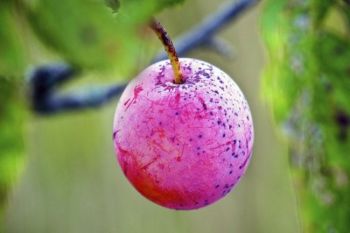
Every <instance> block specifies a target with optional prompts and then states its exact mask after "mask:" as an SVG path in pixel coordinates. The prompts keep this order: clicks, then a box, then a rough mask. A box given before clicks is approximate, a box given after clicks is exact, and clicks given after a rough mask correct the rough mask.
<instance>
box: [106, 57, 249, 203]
mask: <svg viewBox="0 0 350 233" xmlns="http://www.w3.org/2000/svg"><path fill="white" fill-rule="evenodd" d="M180 65H181V70H182V73H183V80H184V82H183V83H182V84H175V83H174V81H173V80H174V77H173V70H172V67H171V65H170V62H169V60H165V61H161V62H158V63H156V64H153V65H151V66H149V67H148V68H146V69H145V70H144V71H143V72H142V73H141V74H139V75H138V76H137V77H136V78H135V79H134V80H133V81H132V82H130V83H129V85H128V86H127V88H126V89H125V91H124V93H123V94H122V96H121V98H120V100H119V103H118V106H117V109H116V112H115V118H114V127H113V140H114V148H115V152H116V155H117V159H118V162H119V164H120V166H121V168H122V170H123V172H124V174H125V176H126V177H127V179H128V180H129V181H130V182H131V184H132V185H133V186H134V187H135V188H136V189H137V190H138V191H139V192H140V193H141V194H142V195H143V196H145V197H146V198H148V199H149V200H151V201H153V202H155V203H157V204H159V205H161V206H163V207H167V208H171V209H178V210H190V209H198V208H201V207H203V206H206V205H208V204H211V203H213V202H215V201H217V200H218V199H220V198H222V197H223V196H225V195H226V194H228V193H229V192H230V191H231V189H232V187H233V186H234V185H235V184H236V183H237V182H238V181H239V180H240V178H241V177H242V175H243V174H244V173H245V171H246V169H247V166H248V164H249V161H250V158H251V155H252V148H253V140H254V129H253V121H252V116H251V112H250V109H249V106H248V103H247V101H246V99H245V97H244V95H243V93H242V91H241V90H240V89H239V87H238V86H237V84H236V83H235V82H234V81H233V80H232V79H231V78H230V77H229V76H228V75H227V74H226V73H224V72H223V71H221V70H220V69H219V68H217V67H215V66H213V65H211V64H209V63H206V62H204V61H200V60H195V59H190V58H181V59H180Z"/></svg>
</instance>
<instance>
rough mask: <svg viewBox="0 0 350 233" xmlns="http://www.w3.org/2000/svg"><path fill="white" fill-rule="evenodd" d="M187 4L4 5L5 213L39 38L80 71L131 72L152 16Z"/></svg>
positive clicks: (27, 0) (32, 1)
mask: <svg viewBox="0 0 350 233" xmlns="http://www.w3.org/2000/svg"><path fill="white" fill-rule="evenodd" d="M182 1H183V0H162V1H159V0H158V1H156V0H142V1H135V0H133V1H132V0H124V1H120V2H119V1H117V0H114V1H113V0H109V1H85V0H75V1H71V0H62V1H56V0H6V1H0V212H2V210H3V204H4V203H5V200H6V196H7V194H8V191H9V189H10V188H11V185H12V184H13V183H14V182H15V181H16V178H17V176H18V174H19V173H20V172H19V171H20V170H21V169H20V168H21V167H22V164H23V161H24V156H23V155H24V154H25V148H24V143H23V129H24V126H25V119H26V115H27V114H26V109H25V101H24V99H25V96H24V93H25V90H23V86H24V85H23V83H24V82H23V80H24V79H23V76H24V73H25V69H26V68H27V67H28V65H31V64H33V61H32V60H31V57H33V56H35V53H36V52H37V49H38V48H36V47H35V46H36V45H35V44H33V43H32V41H33V38H35V41H38V42H39V44H40V45H41V46H43V47H46V48H48V50H49V51H50V53H51V54H54V56H56V57H58V58H60V59H63V60H64V61H66V62H67V63H70V64H72V65H74V66H76V67H79V68H82V69H91V70H98V71H106V72H110V73H113V74H116V73H119V74H120V73H126V72H129V71H130V70H132V69H133V67H134V66H135V63H136V62H137V57H138V55H137V54H138V51H139V48H140V46H143V45H145V44H147V43H148V42H149V41H150V40H149V39H148V40H147V38H150V37H148V36H147V32H146V31H145V30H144V28H145V27H146V25H147V21H148V20H149V18H150V17H151V16H152V15H153V14H155V13H156V12H158V11H160V10H162V9H163V8H166V7H168V6H172V5H174V4H175V3H180V2H182ZM106 3H107V4H106ZM108 6H109V7H111V8H109V7H108ZM28 32H29V33H28ZM32 37H33V38H32ZM33 54H34V55H33ZM44 60H45V58H44ZM48 60H49V59H48ZM34 63H35V62H34ZM116 76H117V77H120V76H121V75H116Z"/></svg>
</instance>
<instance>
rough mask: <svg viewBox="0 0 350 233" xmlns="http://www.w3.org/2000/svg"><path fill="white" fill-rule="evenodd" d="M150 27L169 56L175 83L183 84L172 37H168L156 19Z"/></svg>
mask: <svg viewBox="0 0 350 233" xmlns="http://www.w3.org/2000/svg"><path fill="white" fill-rule="evenodd" d="M150 27H151V29H152V30H153V31H154V32H155V33H156V35H157V36H158V38H159V39H160V41H161V42H162V44H163V45H164V49H165V51H166V53H167V54H168V57H169V59H170V63H171V66H172V67H173V71H174V82H175V83H176V84H181V83H183V77H182V73H181V67H180V62H179V58H178V56H177V53H176V50H175V46H174V44H173V42H172V41H171V39H170V37H169V36H168V33H167V32H166V30H165V29H164V27H163V26H162V25H161V24H160V23H159V22H158V21H157V20H155V19H152V20H151V22H150Z"/></svg>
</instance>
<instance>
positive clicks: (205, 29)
mask: <svg viewBox="0 0 350 233" xmlns="http://www.w3.org/2000/svg"><path fill="white" fill-rule="evenodd" d="M258 2H259V0H239V1H238V2H237V1H229V2H228V3H226V4H224V5H222V7H220V9H218V10H217V12H215V13H213V14H212V15H210V16H208V17H207V18H206V19H204V20H203V21H202V23H200V24H199V25H198V26H197V27H195V28H193V29H191V30H190V31H189V32H187V33H185V34H184V35H183V36H181V37H180V38H179V39H177V40H176V41H175V47H176V51H177V53H178V55H179V56H183V55H185V54H187V53H188V52H190V51H192V50H194V49H197V48H198V47H203V46H205V47H208V48H210V49H213V50H214V51H217V52H219V53H220V54H221V55H225V56H226V55H227V53H222V51H223V48H224V47H225V48H227V45H226V44H225V43H224V42H223V41H220V40H218V39H217V38H216V34H217V33H218V32H219V31H220V30H222V29H223V28H224V27H225V26H226V25H227V24H228V23H230V22H232V21H233V20H234V19H236V18H237V17H238V16H239V15H240V14H241V13H243V12H244V11H245V10H246V9H248V8H250V7H251V6H253V5H255V4H256V3H258ZM164 59H167V55H166V54H165V53H164V52H161V53H159V54H158V55H157V56H156V57H155V58H154V59H153V60H152V63H154V62H158V61H161V60H164ZM78 72H79V71H78V70H77V69H74V68H73V67H71V66H69V65H66V64H52V65H47V66H42V67H38V68H36V69H35V70H34V71H33V72H31V73H30V75H29V89H30V98H31V103H32V108H33V110H34V111H35V112H36V113H39V114H55V113H58V112H63V111H68V110H80V109H85V108H93V107H98V106H102V105H104V104H106V103H107V102H109V101H110V100H111V99H113V98H115V97H117V96H118V95H120V94H121V93H122V92H123V90H124V88H125V87H126V85H127V83H123V84H119V85H113V86H108V87H97V88H95V89H93V90H91V89H89V90H88V89H85V90H84V89H83V90H79V91H74V93H72V94H68V95H60V94H58V93H57V89H58V87H59V86H60V85H61V84H63V83H65V82H67V81H68V80H70V79H72V78H74V77H75V75H76V74H77V73H78Z"/></svg>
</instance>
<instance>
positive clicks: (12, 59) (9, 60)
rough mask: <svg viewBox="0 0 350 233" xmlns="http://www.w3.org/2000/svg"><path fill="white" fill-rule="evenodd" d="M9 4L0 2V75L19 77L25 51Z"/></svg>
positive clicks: (12, 9) (23, 63)
mask: <svg viewBox="0 0 350 233" xmlns="http://www.w3.org/2000/svg"><path fill="white" fill-rule="evenodd" d="M22 39H23V38H22V36H21V33H20V31H19V27H18V25H17V21H16V17H15V12H14V8H13V6H12V4H11V2H0V75H3V76H17V77H18V76H20V75H22V73H23V69H24V66H25V62H26V61H25V59H26V57H25V49H24V45H23V41H22Z"/></svg>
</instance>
